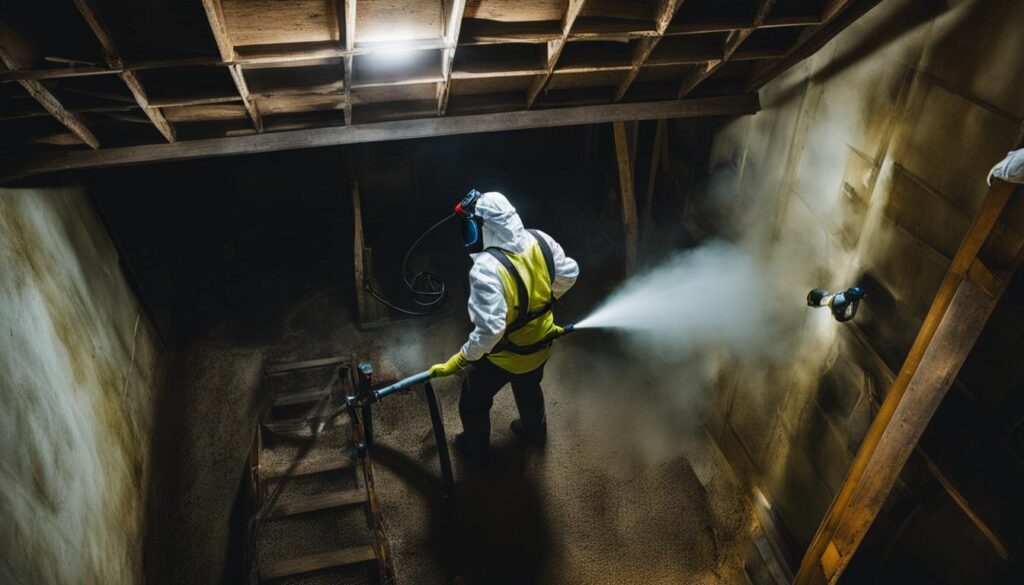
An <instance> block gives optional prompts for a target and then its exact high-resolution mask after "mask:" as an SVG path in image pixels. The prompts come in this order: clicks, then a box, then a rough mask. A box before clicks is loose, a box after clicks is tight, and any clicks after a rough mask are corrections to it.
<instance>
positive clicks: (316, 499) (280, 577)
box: [249, 358, 393, 585]
mask: <svg viewBox="0 0 1024 585" xmlns="http://www.w3.org/2000/svg"><path fill="white" fill-rule="evenodd" d="M351 372H352V371H351V368H349V367H348V365H347V364H346V361H345V360H344V359H342V358H325V359H316V360H308V361H303V362H292V363H278V364H270V365H267V366H265V367H264V382H265V384H267V387H268V389H269V391H270V395H271V398H270V401H269V404H268V406H267V408H266V410H265V411H264V413H263V415H262V416H261V417H260V424H259V427H258V429H257V431H256V436H255V438H254V440H253V447H252V453H251V463H252V466H253V477H254V478H255V483H256V486H255V490H254V493H255V494H256V497H255V506H254V508H255V513H254V514H253V518H252V522H251V524H250V526H251V530H250V547H249V552H250V555H249V566H250V567H251V568H252V569H253V570H254V574H253V578H251V579H250V582H257V581H258V582H259V583H266V582H274V583H275V584H281V585H284V584H289V585H291V584H295V585H298V584H302V585H312V584H314V583H341V584H345V585H348V584H351V585H356V584H360V585H361V584H365V583H375V584H381V585H382V584H386V583H389V582H390V581H391V579H392V575H393V570H392V567H391V564H390V557H389V554H388V545H387V538H386V535H385V533H384V529H383V524H382V521H381V516H380V512H379V507H378V505H377V502H376V497H375V494H374V491H373V471H372V465H371V462H370V460H369V458H368V457H366V456H365V454H364V456H362V457H360V456H359V453H357V449H356V438H357V436H359V435H358V433H359V432H360V429H359V428H353V421H351V420H350V417H349V416H348V414H347V413H346V412H345V411H344V404H345V397H346V396H347V395H349V394H351V393H352V388H353V380H352V375H351Z"/></svg>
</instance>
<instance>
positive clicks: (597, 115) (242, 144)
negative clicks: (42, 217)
mask: <svg viewBox="0 0 1024 585" xmlns="http://www.w3.org/2000/svg"><path fill="white" fill-rule="evenodd" d="M758 108H759V105H758V100H757V95H756V94H746V95H735V96H724V97H715V98H699V99H686V100H672V101H663V102H643V103H634V104H624V103H623V104H606V105H600V106H584V107H579V108H557V109H547V110H528V111H526V110H523V111H514V112H504V113H499V114H480V115H470V116H445V117H441V118H424V119H417V120H405V121H397V122H380V123H374V124H356V125H353V126H347V127H334V128H315V129H311V130H296V131H288V132H270V133H265V134H255V135H250V136H238V137H232V138H213V139H206V140H189V141H184V142H176V143H173V144H150V145H145V146H136V147H126V148H111V149H104V150H101V151H95V152H61V153H54V154H52V155H37V156H29V155H24V156H8V157H0V180H10V179H14V178H18V177H24V176H29V175H33V174H38V173H46V172H53V171H59V170H69V169H82V168H96V167H109V166H118V165H130V164H138V163H145V162H157V161H165V160H184V159H192V158H205V157H216V156H228V155H236V154H251V153H257V152H270V151H276V150H293V149H300V148H314V147H321V146H337V145H343V144H357V143H361V142H379V141H384V140H404V139H410V138H425V137H429V136H447V135H454V134H472V133H478V132H501V131H506V130H525V129H528V128H553V127H558V126H575V125H582V124H606V123H608V122H614V121H621V120H655V119H661V118H682V117H702V116H729V115H743V114H753V113H755V112H757V110H758ZM86 154H88V155H93V156H82V155H86Z"/></svg>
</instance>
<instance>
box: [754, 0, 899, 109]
mask: <svg viewBox="0 0 1024 585" xmlns="http://www.w3.org/2000/svg"><path fill="white" fill-rule="evenodd" d="M881 1H882V0H860V1H859V2H858V1H854V0H832V1H831V2H830V3H829V4H828V5H827V6H826V7H825V8H824V10H823V11H822V19H821V24H819V25H817V26H812V27H809V28H807V29H804V32H803V33H801V34H800V38H799V39H798V40H797V42H796V44H795V45H794V46H793V47H792V48H790V50H789V51H787V52H786V54H785V55H783V56H782V57H780V58H778V59H774V60H772V61H767V62H765V63H764V64H763V65H761V66H760V67H758V68H757V70H755V72H754V74H753V76H752V77H751V79H750V81H749V82H748V83H747V87H746V91H757V90H758V89H760V88H761V87H762V86H764V84H766V83H768V82H769V81H771V80H772V79H774V78H776V77H778V76H779V75H781V74H782V73H784V72H785V71H786V70H788V69H789V68H790V67H792V66H793V65H796V64H797V63H799V62H800V61H803V60H804V59H806V58H807V57H810V56H811V55H813V54H815V53H817V52H818V51H819V50H820V49H821V48H822V47H824V46H825V45H827V44H828V42H829V41H831V40H832V39H833V38H835V36H836V35H838V34H839V33H841V32H843V31H844V30H845V29H846V27H848V26H850V25H851V24H853V22H854V21H856V20H857V19H858V18H860V17H861V16H864V15H865V14H866V13H867V12H868V11H869V10H871V9H872V8H874V7H875V6H877V5H878V4H879V2H881Z"/></svg>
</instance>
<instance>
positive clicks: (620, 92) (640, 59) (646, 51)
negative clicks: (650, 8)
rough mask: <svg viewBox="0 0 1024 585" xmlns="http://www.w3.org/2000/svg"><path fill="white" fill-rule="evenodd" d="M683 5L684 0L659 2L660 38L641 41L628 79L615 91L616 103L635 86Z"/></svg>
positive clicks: (656, 27) (657, 25)
mask: <svg viewBox="0 0 1024 585" xmlns="http://www.w3.org/2000/svg"><path fill="white" fill-rule="evenodd" d="M682 4H683V0H659V2H658V14H657V16H656V17H655V30H656V31H657V33H658V36H656V37H650V38H644V39H641V40H640V42H639V43H638V44H637V46H636V48H635V49H634V50H633V65H632V66H631V67H630V69H629V72H628V73H627V74H626V77H624V78H623V79H622V81H621V82H620V83H619V86H618V87H617V88H616V89H615V101H619V100H621V99H622V96H624V95H626V92H627V91H628V90H629V86H630V85H632V84H633V81H634V80H635V79H636V77H637V75H639V74H640V68H641V67H643V66H644V63H646V62H647V58H648V57H650V56H651V52H653V51H654V47H656V46H658V41H660V40H661V39H662V38H663V37H664V35H665V31H666V30H667V29H668V25H669V23H670V22H672V17H673V16H675V15H676V11H678V10H679V7H680V6H682Z"/></svg>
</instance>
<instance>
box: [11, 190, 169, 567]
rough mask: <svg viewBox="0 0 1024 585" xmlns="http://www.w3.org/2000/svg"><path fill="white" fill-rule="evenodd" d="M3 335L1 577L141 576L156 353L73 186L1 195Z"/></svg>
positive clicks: (103, 235)
mask: <svg viewBox="0 0 1024 585" xmlns="http://www.w3.org/2000/svg"><path fill="white" fill-rule="evenodd" d="M0 332H2V334H0V444H3V446H4V448H3V451H2V453H0V558H2V561H0V582H3V583H68V584H72V583H74V584H77V583H139V582H142V558H143V551H142V535H143V534H144V522H145V514H144V509H145V501H144V494H145V491H146V490H145V486H146V484H147V477H148V475H149V471H150V466H149V460H150V455H149V445H150V431H151V427H152V424H153V419H154V411H153V406H154V403H155V396H156V392H157V388H158V387H159V385H160V382H161V378H162V376H163V371H164V358H163V357H162V355H163V351H162V348H161V346H160V342H159V341H158V339H157V337H156V334H155V332H154V331H153V329H152V328H151V327H150V325H149V323H148V321H147V319H146V317H145V315H142V314H141V312H140V306H139V303H138V302H137V301H136V299H135V296H134V295H133V293H132V291H131V290H130V288H129V287H128V285H127V283H126V281H125V279H124V277H123V276H122V273H121V271H120V269H119V266H118V254H117V251H116V250H115V248H114V246H113V245H112V243H111V241H110V239H109V238H108V236H107V232H106V230H105V229H104V228H103V225H102V224H101V222H100V221H99V218H98V217H97V215H96V214H95V212H94V211H93V208H92V206H91V204H90V202H89V200H88V197H87V196H86V194H85V193H84V191H83V190H81V189H79V188H75V187H54V188H39V189H0Z"/></svg>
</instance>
